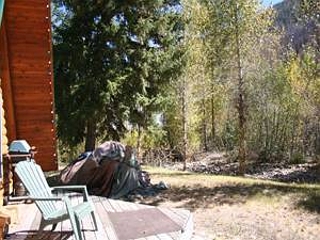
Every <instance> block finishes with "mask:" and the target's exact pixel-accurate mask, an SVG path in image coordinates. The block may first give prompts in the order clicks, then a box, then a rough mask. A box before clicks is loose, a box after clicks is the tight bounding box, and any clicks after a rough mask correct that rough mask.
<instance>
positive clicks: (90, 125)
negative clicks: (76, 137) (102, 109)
mask: <svg viewBox="0 0 320 240" xmlns="http://www.w3.org/2000/svg"><path fill="white" fill-rule="evenodd" d="M95 147H96V122H95V119H93V118H89V119H88V121H87V132H86V139H85V151H86V152H87V151H92V150H93V149H95Z"/></svg>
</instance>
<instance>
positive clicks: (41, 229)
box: [38, 218, 46, 235]
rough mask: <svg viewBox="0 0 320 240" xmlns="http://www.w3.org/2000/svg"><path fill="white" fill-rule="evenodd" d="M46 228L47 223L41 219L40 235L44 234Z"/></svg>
mask: <svg viewBox="0 0 320 240" xmlns="http://www.w3.org/2000/svg"><path fill="white" fill-rule="evenodd" d="M45 226H46V222H45V220H44V219H43V218H41V222H40V226H39V230H38V231H39V232H38V234H39V235H41V234H42V233H43V229H44V228H45Z"/></svg>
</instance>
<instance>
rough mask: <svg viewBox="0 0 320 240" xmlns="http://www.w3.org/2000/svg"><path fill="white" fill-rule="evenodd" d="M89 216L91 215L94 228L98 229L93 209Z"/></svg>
mask: <svg viewBox="0 0 320 240" xmlns="http://www.w3.org/2000/svg"><path fill="white" fill-rule="evenodd" d="M91 217H92V220H93V224H94V230H98V225H97V219H96V216H95V214H94V212H93V211H92V212H91Z"/></svg>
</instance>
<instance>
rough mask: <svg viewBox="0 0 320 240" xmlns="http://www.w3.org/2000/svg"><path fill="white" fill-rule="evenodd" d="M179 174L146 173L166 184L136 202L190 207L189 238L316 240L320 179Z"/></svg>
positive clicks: (319, 235)
mask: <svg viewBox="0 0 320 240" xmlns="http://www.w3.org/2000/svg"><path fill="white" fill-rule="evenodd" d="M179 174H181V175H179ZM179 174H178V175H177V174H170V175H168V176H166V175H165V174H162V175H158V174H152V173H151V179H152V182H153V183H157V182H159V181H164V182H165V183H166V184H167V185H168V186H169V188H168V189H167V190H164V191H162V192H161V193H160V194H158V195H156V196H153V197H144V198H141V199H139V200H138V202H139V203H146V204H150V205H154V206H164V207H182V208H186V209H189V210H190V211H191V212H192V213H193V218H194V236H193V240H201V239H204V240H209V239H210V240H211V239H217V240H218V239H220V240H221V239H224V240H227V239H228V240H238V239H239V240H240V239H241V240H251V239H257V240H269V239H270V240H316V239H320V185H319V183H312V184H306V186H304V185H303V184H294V183H293V184H292V183H290V184H288V183H280V182H278V183H277V182H276V184H275V185H274V184H273V183H274V182H271V181H266V180H257V181H258V182H257V183H250V184H246V183H242V182H241V181H242V180H240V181H238V180H237V181H235V182H232V181H231V182H230V181H224V180H222V181H220V180H219V181H217V182H216V183H207V182H206V181H207V180H206V178H201V179H199V177H197V178H191V179H189V180H188V176H186V178H184V177H185V176H183V175H184V173H182V172H180V173H179ZM185 175H187V173H186V174H185ZM196 179H198V180H196ZM190 180H191V181H193V182H190ZM183 181H185V183H184V184H183V185H182V186H181V182H183ZM188 181H189V182H188ZM208 181H209V180H208ZM252 181H255V180H252Z"/></svg>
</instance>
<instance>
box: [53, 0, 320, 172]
mask: <svg viewBox="0 0 320 240" xmlns="http://www.w3.org/2000/svg"><path fill="white" fill-rule="evenodd" d="M52 9H53V11H52V27H53V36H54V41H53V49H54V71H55V73H54V74H55V75H54V78H55V107H56V118H57V119H56V120H57V129H58V139H59V157H60V159H61V160H62V161H69V160H72V159H74V158H75V157H76V156H77V155H79V154H80V153H81V152H83V151H89V150H92V149H94V148H95V146H96V144H99V143H101V142H103V141H106V140H116V141H121V142H123V143H125V144H129V145H132V146H133V147H135V149H136V151H137V155H138V157H139V158H141V159H142V160H143V156H145V157H146V156H150V155H153V156H154V155H155V154H156V153H157V152H159V149H161V151H168V152H170V153H172V154H171V155H172V156H174V157H175V158H179V159H180V160H182V161H183V162H184V163H186V161H188V160H190V159H191V158H192V155H193V154H194V153H197V152H202V151H204V152H206V151H219V152H224V153H226V154H227V156H228V157H229V158H230V159H234V160H237V161H238V162H239V170H238V172H239V174H244V173H245V171H246V163H247V162H248V161H256V162H264V163H265V162H284V161H285V162H290V163H300V162H304V161H306V160H307V159H312V160H315V161H318V162H319V159H320V62H319V60H320V15H319V12H320V5H319V3H318V1H316V0H292V1H289V0H285V1H283V2H281V3H279V4H276V5H275V6H274V7H270V8H266V7H264V6H263V5H262V4H261V3H260V2H259V1H255V0H237V1H235V0H215V1H213V0H181V1H179V0H154V1H142V0H135V1H118V0H117V1H116V0H96V1H88V0H81V1H79V0H53V1H52Z"/></svg>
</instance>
